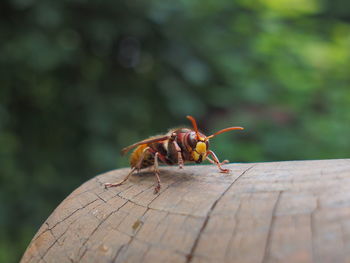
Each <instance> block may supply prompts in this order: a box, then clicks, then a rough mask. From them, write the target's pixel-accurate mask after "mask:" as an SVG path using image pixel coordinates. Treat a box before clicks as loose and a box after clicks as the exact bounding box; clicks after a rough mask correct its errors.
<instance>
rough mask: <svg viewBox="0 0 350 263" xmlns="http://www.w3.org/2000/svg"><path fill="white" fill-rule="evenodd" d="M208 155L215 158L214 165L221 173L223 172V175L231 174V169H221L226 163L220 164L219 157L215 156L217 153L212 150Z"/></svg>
mask: <svg viewBox="0 0 350 263" xmlns="http://www.w3.org/2000/svg"><path fill="white" fill-rule="evenodd" d="M207 155H211V156H212V157H213V159H214V163H215V164H216V165H217V166H218V168H219V169H220V172H222V173H228V172H230V170H229V169H224V168H222V167H221V164H222V163H224V162H225V161H223V162H222V163H220V161H219V159H218V157H216V155H215V153H214V152H213V151H211V150H209V151H207ZM207 159H208V157H207ZM208 160H209V161H210V160H211V159H210V158H209V159H208Z"/></svg>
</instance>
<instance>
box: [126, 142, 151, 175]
mask: <svg viewBox="0 0 350 263" xmlns="http://www.w3.org/2000/svg"><path fill="white" fill-rule="evenodd" d="M147 147H148V145H147V144H142V145H139V146H137V147H136V149H135V150H134V151H133V152H132V153H131V155H130V166H131V167H136V165H137V163H138V162H139V160H140V158H141V156H142V153H143V151H144V149H146V148H147ZM153 164H154V155H153V154H152V153H151V152H150V151H146V152H145V155H144V157H143V159H142V163H141V167H139V169H143V168H146V167H149V166H152V165H153Z"/></svg>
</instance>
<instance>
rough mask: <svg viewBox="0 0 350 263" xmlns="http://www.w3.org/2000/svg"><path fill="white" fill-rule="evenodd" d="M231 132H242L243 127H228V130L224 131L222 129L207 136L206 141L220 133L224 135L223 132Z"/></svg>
mask: <svg viewBox="0 0 350 263" xmlns="http://www.w3.org/2000/svg"><path fill="white" fill-rule="evenodd" d="M233 130H244V128H243V127H229V128H225V129H222V130H220V131H217V132H216V133H214V134H212V135H210V136H207V138H206V139H207V140H208V139H210V138H213V137H214V136H216V135H219V134H221V133H224V132H228V131H233Z"/></svg>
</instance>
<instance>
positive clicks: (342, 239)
mask: <svg viewBox="0 0 350 263" xmlns="http://www.w3.org/2000/svg"><path fill="white" fill-rule="evenodd" d="M225 167H227V168H229V169H231V172H230V173H229V174H222V173H219V172H218V169H217V167H215V166H213V165H196V166H185V167H184V169H181V170H180V169H178V168H177V167H166V166H164V167H161V171H160V172H161V181H162V189H161V191H160V192H159V194H156V195H155V194H154V192H153V190H154V186H155V178H154V176H153V174H152V173H150V172H143V173H140V174H139V175H133V176H131V178H130V180H129V181H127V182H126V183H125V184H124V185H122V186H119V187H115V188H109V189H105V188H104V187H103V184H104V183H105V182H114V181H118V180H120V179H121V178H122V177H124V176H125V175H126V174H127V173H128V171H129V169H119V170H115V171H111V172H108V173H105V174H102V175H99V176H97V177H95V178H92V179H91V180H89V181H88V182H86V183H84V184H83V185H82V186H80V187H79V188H77V189H76V190H75V191H74V192H73V193H71V194H70V195H69V196H68V197H67V198H66V199H65V200H64V201H63V202H62V203H61V204H60V205H59V206H58V207H57V208H56V209H55V211H54V212H53V213H52V214H51V215H50V217H49V218H48V219H47V220H46V221H45V223H44V224H43V225H42V226H41V228H40V229H39V231H38V232H37V233H36V235H35V236H34V238H33V240H32V241H31V243H30V244H29V246H28V248H27V250H26V251H25V253H24V255H23V257H22V260H21V262H22V263H27V262H186V263H188V262H350V160H349V159H338V160H320V161H288V162H271V163H246V164H241V163H239V164H228V165H225Z"/></svg>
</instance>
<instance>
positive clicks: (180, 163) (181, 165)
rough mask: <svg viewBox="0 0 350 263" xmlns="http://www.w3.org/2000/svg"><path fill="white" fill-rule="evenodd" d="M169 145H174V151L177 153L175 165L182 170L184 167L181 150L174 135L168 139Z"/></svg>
mask: <svg viewBox="0 0 350 263" xmlns="http://www.w3.org/2000/svg"><path fill="white" fill-rule="evenodd" d="M169 141H170V143H173V144H174V147H175V150H176V152H177V163H178V165H179V168H180V169H182V168H183V166H184V160H183V159H182V154H181V148H180V146H179V144H178V143H177V142H176V133H173V134H172V135H171V137H170V139H169Z"/></svg>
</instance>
